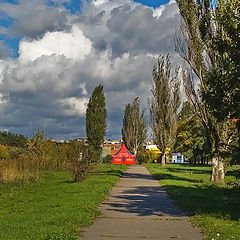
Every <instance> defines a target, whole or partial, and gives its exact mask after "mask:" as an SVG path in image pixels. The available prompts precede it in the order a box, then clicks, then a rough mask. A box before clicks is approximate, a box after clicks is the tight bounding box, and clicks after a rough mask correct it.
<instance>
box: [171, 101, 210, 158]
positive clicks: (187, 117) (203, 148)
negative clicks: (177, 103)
mask: <svg viewBox="0 0 240 240" xmlns="http://www.w3.org/2000/svg"><path fill="white" fill-rule="evenodd" d="M177 123H178V129H177V140H176V143H175V146H174V149H175V152H181V153H182V154H184V155H185V157H186V158H187V159H189V160H190V161H193V160H194V159H197V158H198V157H200V156H206V155H209V154H210V146H209V144H208V142H207V137H206V132H205V128H204V127H203V125H202V122H201V121H200V119H199V117H198V116H197V115H196V114H195V112H194V110H193V107H192V105H191V104H190V103H189V102H188V101H186V102H184V103H183V106H182V110H181V112H180V113H179V114H178V122H177Z"/></svg>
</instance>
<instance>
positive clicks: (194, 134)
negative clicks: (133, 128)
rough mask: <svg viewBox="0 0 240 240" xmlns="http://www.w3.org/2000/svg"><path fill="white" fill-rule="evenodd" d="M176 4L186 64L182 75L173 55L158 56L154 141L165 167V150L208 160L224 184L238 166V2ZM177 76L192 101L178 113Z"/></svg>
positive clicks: (178, 43)
mask: <svg viewBox="0 0 240 240" xmlns="http://www.w3.org/2000/svg"><path fill="white" fill-rule="evenodd" d="M176 2H177V4H178V7H179V9H180V14H181V25H180V29H179V31H178V33H177V34H176V37H175V48H176V51H177V53H178V54H179V55H180V56H181V58H182V59H183V61H184V64H183V65H182V66H181V74H180V73H179V71H178V70H179V69H178V68H176V69H174V71H173V72H174V73H172V71H171V61H170V58H169V56H166V57H164V56H160V57H159V59H158V61H157V64H156V66H154V68H153V87H152V91H151V98H150V101H149V110H150V118H151V127H152V131H153V135H154V142H155V143H156V144H157V146H158V147H159V149H161V151H162V160H161V163H162V164H163V165H164V164H165V155H166V153H167V151H166V149H167V148H171V150H176V151H181V152H183V153H185V155H186V156H187V157H188V158H190V159H191V158H195V159H196V158H198V157H199V156H201V157H202V156H208V157H210V158H211V160H212V167H213V168H212V177H211V180H212V181H215V182H223V181H224V176H225V173H226V171H227V166H228V165H229V164H231V163H238V164H239V162H240V120H239V119H240V66H239V64H240V41H239V40H240V39H239V38H240V15H239V11H240V1H238V0H231V1H230V0H216V1H213V0H203V1H195V0H176ZM179 78H180V79H181V81H182V82H183V86H184V92H185V94H186V96H187V99H188V101H187V102H185V103H183V105H182V108H181V112H180V113H178V111H179V104H180V101H179V100H180V97H179V96H180V92H179V86H180V85H179V84H180V81H179ZM129 109H130V108H129V105H127V106H126V109H125V116H124V117H126V116H128V115H129V113H128V111H129ZM129 121H131V118H129ZM123 125H124V127H123V129H125V125H127V124H126V120H125V118H124V122H123ZM123 133H124V130H123ZM124 134H125V133H124ZM125 135H126V134H125ZM124 138H126V137H124ZM135 138H136V139H137V136H135ZM133 142H134V141H133ZM128 147H129V148H130V149H131V148H132V147H131V144H129V145H128Z"/></svg>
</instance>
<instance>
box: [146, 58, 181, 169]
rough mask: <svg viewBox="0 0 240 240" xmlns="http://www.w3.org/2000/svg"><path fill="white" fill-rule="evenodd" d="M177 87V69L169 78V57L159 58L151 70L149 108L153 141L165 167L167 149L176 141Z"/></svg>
mask: <svg viewBox="0 0 240 240" xmlns="http://www.w3.org/2000/svg"><path fill="white" fill-rule="evenodd" d="M179 85H180V84H179V81H178V71H177V69H176V74H175V76H173V77H172V76H171V61H170V57H169V56H167V57H166V58H165V57H164V56H160V57H159V58H158V62H157V66H154V68H153V88H152V97H151V99H150V104H149V108H150V118H151V124H152V130H153V135H154V141H155V143H156V144H157V146H158V148H159V149H160V150H161V151H162V159H161V163H162V165H165V158H166V151H167V148H172V147H173V146H174V143H175V140H176V131H177V109H178V108H179V105H180V97H179Z"/></svg>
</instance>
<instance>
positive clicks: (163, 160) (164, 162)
mask: <svg viewBox="0 0 240 240" xmlns="http://www.w3.org/2000/svg"><path fill="white" fill-rule="evenodd" d="M165 159H166V153H163V154H162V159H161V164H162V166H165V165H166V161H165Z"/></svg>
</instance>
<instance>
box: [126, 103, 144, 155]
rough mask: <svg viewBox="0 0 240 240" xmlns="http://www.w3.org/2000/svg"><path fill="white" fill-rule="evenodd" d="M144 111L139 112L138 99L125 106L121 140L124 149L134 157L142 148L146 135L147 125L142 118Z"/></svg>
mask: <svg viewBox="0 0 240 240" xmlns="http://www.w3.org/2000/svg"><path fill="white" fill-rule="evenodd" d="M144 113H145V111H144V110H142V112H141V111H140V103H139V99H138V98H135V99H134V100H133V102H132V103H129V104H127V105H126V106H125V111H124V118H123V127H122V138H123V142H124V143H125V145H126V147H127V148H128V149H129V150H130V151H131V152H133V153H134V155H136V154H137V153H138V151H139V149H140V148H141V147H142V146H143V144H144V142H145V139H146V135H147V124H146V119H145V117H144Z"/></svg>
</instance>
